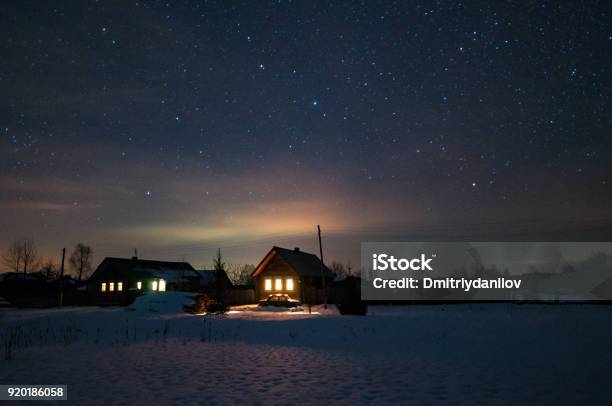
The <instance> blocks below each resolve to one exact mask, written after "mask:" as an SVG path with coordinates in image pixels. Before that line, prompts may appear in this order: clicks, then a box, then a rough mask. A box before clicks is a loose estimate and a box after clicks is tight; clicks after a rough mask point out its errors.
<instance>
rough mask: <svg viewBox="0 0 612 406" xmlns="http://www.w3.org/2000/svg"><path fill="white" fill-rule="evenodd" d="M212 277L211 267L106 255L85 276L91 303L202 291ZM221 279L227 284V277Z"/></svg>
mask: <svg viewBox="0 0 612 406" xmlns="http://www.w3.org/2000/svg"><path fill="white" fill-rule="evenodd" d="M223 275H224V277H225V278H227V275H225V274H223ZM214 278H215V273H214V271H208V270H196V269H194V268H193V267H192V266H191V265H190V264H189V263H187V262H169V261H153V260H147V259H140V258H137V257H132V258H111V257H107V258H104V260H103V261H102V262H101V263H100V265H98V267H97V268H96V270H95V272H94V273H93V274H92V275H91V276H90V277H89V279H88V281H87V291H88V296H89V298H90V302H91V303H92V304H100V305H117V304H118V305H127V304H129V303H131V302H132V301H133V300H134V298H135V297H136V296H138V295H139V294H141V293H144V292H165V291H166V290H172V291H185V292H199V291H205V290H206V288H207V286H208V285H210V284H211V283H212V282H213V281H214ZM224 282H225V283H226V284H227V285H226V286H231V283H230V282H229V279H227V280H226V281H224Z"/></svg>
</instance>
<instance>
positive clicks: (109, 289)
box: [108, 282, 115, 292]
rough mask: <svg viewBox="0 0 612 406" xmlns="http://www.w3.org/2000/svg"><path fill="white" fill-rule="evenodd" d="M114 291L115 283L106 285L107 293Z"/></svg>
mask: <svg viewBox="0 0 612 406" xmlns="http://www.w3.org/2000/svg"><path fill="white" fill-rule="evenodd" d="M114 290H115V282H110V283H109V284H108V291H109V292H113V291H114Z"/></svg>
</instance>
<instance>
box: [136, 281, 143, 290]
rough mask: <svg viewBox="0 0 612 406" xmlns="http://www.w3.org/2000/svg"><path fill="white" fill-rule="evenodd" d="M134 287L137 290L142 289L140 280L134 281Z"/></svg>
mask: <svg viewBox="0 0 612 406" xmlns="http://www.w3.org/2000/svg"><path fill="white" fill-rule="evenodd" d="M136 289H138V290H141V289H142V282H140V281H138V282H136Z"/></svg>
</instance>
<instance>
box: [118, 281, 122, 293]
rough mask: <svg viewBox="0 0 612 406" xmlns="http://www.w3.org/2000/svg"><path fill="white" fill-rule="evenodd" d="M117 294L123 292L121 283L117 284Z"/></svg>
mask: <svg viewBox="0 0 612 406" xmlns="http://www.w3.org/2000/svg"><path fill="white" fill-rule="evenodd" d="M117 292H123V282H117Z"/></svg>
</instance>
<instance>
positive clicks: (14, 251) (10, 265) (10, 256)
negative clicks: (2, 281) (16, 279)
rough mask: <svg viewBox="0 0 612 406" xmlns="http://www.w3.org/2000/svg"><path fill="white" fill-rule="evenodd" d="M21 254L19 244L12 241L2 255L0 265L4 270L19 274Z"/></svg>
mask: <svg viewBox="0 0 612 406" xmlns="http://www.w3.org/2000/svg"><path fill="white" fill-rule="evenodd" d="M21 254H22V250H21V243H20V242H19V241H18V240H14V241H13V242H12V243H11V245H9V246H8V248H7V249H6V251H5V252H4V253H3V254H2V263H3V264H4V266H5V267H6V269H9V270H11V271H13V272H19V269H20V266H21V259H22V258H21Z"/></svg>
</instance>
